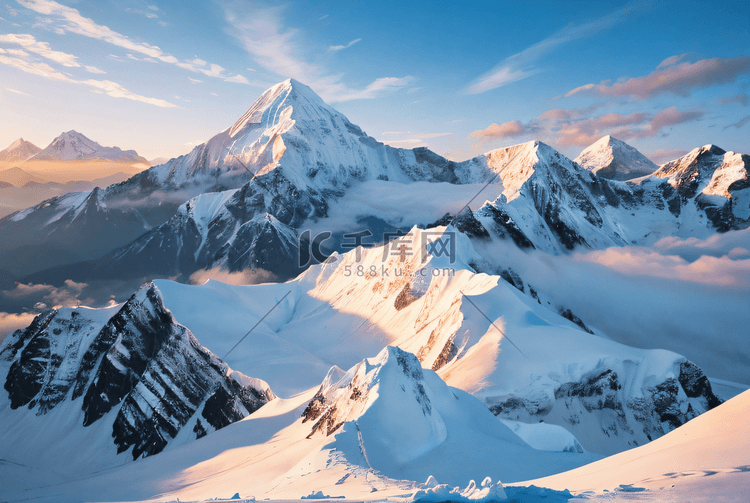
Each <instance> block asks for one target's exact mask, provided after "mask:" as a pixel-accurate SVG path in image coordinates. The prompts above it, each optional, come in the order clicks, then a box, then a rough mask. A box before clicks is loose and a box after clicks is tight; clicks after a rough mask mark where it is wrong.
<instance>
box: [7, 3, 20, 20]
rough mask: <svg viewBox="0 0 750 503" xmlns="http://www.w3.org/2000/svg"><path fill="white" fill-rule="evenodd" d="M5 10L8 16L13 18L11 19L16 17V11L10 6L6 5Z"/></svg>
mask: <svg viewBox="0 0 750 503" xmlns="http://www.w3.org/2000/svg"><path fill="white" fill-rule="evenodd" d="M5 8H6V9H7V10H8V14H10V15H11V16H13V17H17V16H18V11H17V10H16V9H14V8H13V7H11V6H10V5H7V4H6V5H5Z"/></svg>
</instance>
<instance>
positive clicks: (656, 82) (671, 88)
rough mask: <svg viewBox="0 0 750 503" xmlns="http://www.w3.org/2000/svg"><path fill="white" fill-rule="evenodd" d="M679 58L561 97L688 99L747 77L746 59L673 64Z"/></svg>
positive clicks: (748, 58)
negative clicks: (665, 96) (643, 72)
mask: <svg viewBox="0 0 750 503" xmlns="http://www.w3.org/2000/svg"><path fill="white" fill-rule="evenodd" d="M683 56H684V55H683ZM683 56H672V57H671V58H667V59H665V60H664V61H663V62H662V63H661V64H660V65H659V67H658V68H657V70H656V71H654V72H652V73H650V74H649V75H646V76H645V77H634V78H630V79H628V80H626V81H624V82H616V83H614V84H608V83H601V84H598V85H597V84H586V85H584V86H580V87H577V88H575V89H573V90H571V91H569V92H568V93H567V94H565V96H572V95H574V94H578V93H591V94H598V95H601V96H634V97H635V98H636V99H640V100H643V99H646V98H651V97H652V96H657V95H660V94H676V95H679V96H689V95H690V93H691V92H692V91H693V90H694V89H698V88H704V87H710V86H713V85H720V84H729V83H732V82H735V81H736V80H737V77H738V76H739V75H743V74H745V73H750V56H740V57H737V58H711V59H702V60H700V61H696V62H695V63H687V62H685V63H679V64H675V63H676V62H677V61H679V60H680V59H682V58H683ZM674 58H678V59H674ZM670 60H672V61H670Z"/></svg>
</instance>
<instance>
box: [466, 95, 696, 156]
mask: <svg viewBox="0 0 750 503" xmlns="http://www.w3.org/2000/svg"><path fill="white" fill-rule="evenodd" d="M602 105H603V104H596V105H592V106H591V107H588V108H584V109H575V110H563V109H553V110H548V111H546V112H544V113H543V114H541V115H540V116H539V117H537V118H535V119H532V120H531V121H529V122H528V123H526V124H523V123H521V122H519V121H517V120H515V121H509V122H504V123H502V124H497V123H494V124H491V125H490V126H489V127H487V128H486V129H480V130H477V131H474V132H472V133H470V134H469V138H471V139H474V140H477V142H476V143H475V144H474V145H473V148H479V147H481V146H483V145H485V144H487V143H489V142H493V141H498V140H504V139H518V138H522V137H527V138H528V137H530V136H533V137H536V138H539V139H543V140H545V141H549V142H551V143H555V144H556V145H558V146H559V147H571V146H579V147H586V146H588V145H590V144H592V143H594V142H595V141H596V140H598V139H599V138H601V137H602V136H605V135H607V134H611V135H612V136H615V137H617V138H619V139H620V140H624V141H627V140H631V139H638V138H650V137H654V136H659V135H664V134H666V130H668V128H670V127H672V126H676V125H678V124H683V123H686V122H693V121H697V120H700V119H701V118H703V116H704V115H705V114H704V112H702V111H700V110H687V111H680V110H678V109H677V108H676V107H670V108H665V109H664V110H661V111H659V112H658V113H656V114H649V113H643V112H637V113H632V114H628V115H623V114H619V113H608V114H604V115H599V116H591V115H590V114H591V112H592V111H593V110H595V109H596V108H599V107H601V106H602Z"/></svg>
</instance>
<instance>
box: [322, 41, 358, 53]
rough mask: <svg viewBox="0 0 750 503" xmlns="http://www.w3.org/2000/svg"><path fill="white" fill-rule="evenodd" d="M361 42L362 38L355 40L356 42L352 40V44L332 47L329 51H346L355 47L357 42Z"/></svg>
mask: <svg viewBox="0 0 750 503" xmlns="http://www.w3.org/2000/svg"><path fill="white" fill-rule="evenodd" d="M361 41H362V39H361V38H355V39H354V40H352V41H351V42H349V43H348V44H346V45H332V46H331V47H329V48H328V50H329V51H341V50H344V49H348V48H350V47H351V46H353V45H354V44H356V43H357V42H361Z"/></svg>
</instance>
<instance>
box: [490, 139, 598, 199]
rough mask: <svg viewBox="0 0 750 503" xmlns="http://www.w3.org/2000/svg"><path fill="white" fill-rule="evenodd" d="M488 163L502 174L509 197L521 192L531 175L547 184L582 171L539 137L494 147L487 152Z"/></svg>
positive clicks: (505, 195) (515, 196)
mask: <svg viewBox="0 0 750 503" xmlns="http://www.w3.org/2000/svg"><path fill="white" fill-rule="evenodd" d="M485 157H486V159H487V167H488V168H489V169H490V170H491V171H494V172H495V173H497V174H498V175H499V178H500V179H501V180H502V183H503V196H504V197H505V199H506V201H512V200H513V199H515V198H517V197H519V196H520V195H521V188H522V187H524V186H525V185H527V181H529V180H531V179H532V178H534V179H537V180H539V181H540V182H541V183H543V184H545V185H546V184H547V183H548V182H549V181H550V180H551V179H558V178H560V177H562V178H564V179H569V178H570V177H571V176H573V177H575V176H578V175H581V174H584V173H585V172H584V173H582V172H581V170H580V168H578V167H577V166H575V165H574V164H573V163H572V162H571V161H570V160H569V159H568V158H567V157H565V156H564V155H562V154H561V153H560V152H558V151H557V150H555V149H554V148H552V147H550V146H549V145H547V144H546V143H543V142H541V141H538V140H533V141H529V142H526V143H521V144H519V145H513V146H510V147H504V148H499V149H495V150H492V151H490V152H487V153H486V154H485Z"/></svg>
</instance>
